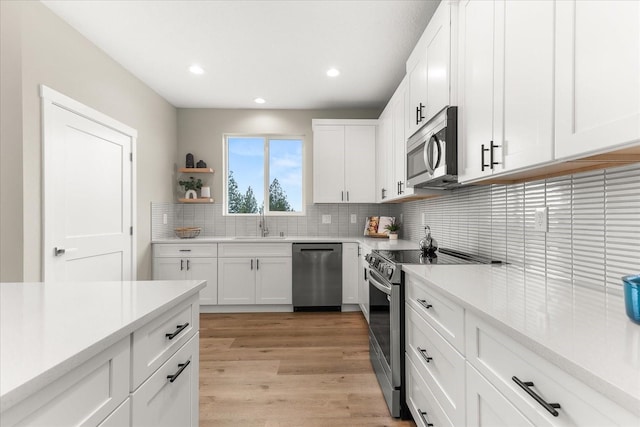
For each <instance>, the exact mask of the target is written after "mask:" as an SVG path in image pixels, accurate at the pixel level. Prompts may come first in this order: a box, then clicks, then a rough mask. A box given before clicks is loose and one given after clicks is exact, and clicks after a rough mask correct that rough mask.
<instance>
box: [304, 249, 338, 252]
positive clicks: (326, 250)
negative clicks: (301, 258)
mask: <svg viewBox="0 0 640 427" xmlns="http://www.w3.org/2000/svg"><path fill="white" fill-rule="evenodd" d="M334 251H335V249H333V248H317V249H315V248H302V249H300V252H334Z"/></svg>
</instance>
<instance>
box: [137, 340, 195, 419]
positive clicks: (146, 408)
mask: <svg viewBox="0 0 640 427" xmlns="http://www.w3.org/2000/svg"><path fill="white" fill-rule="evenodd" d="M199 339H200V334H199V333H196V334H195V335H194V336H193V337H191V339H190V340H189V341H188V342H187V343H186V344H184V345H183V346H182V347H181V348H180V350H178V351H177V352H176V353H174V354H173V356H171V357H170V358H169V359H168V360H167V361H166V362H165V363H164V364H163V365H162V366H161V367H160V368H158V370H157V371H155V372H154V373H153V375H151V377H150V378H148V379H147V380H146V381H145V382H144V384H143V385H142V386H140V388H138V389H137V390H136V391H135V392H134V393H133V395H132V398H131V399H132V407H133V410H132V424H133V425H134V426H136V427H138V426H140V427H145V426H149V427H174V426H197V425H198V381H199V378H198V368H197V367H198V366H199V354H198V340H199Z"/></svg>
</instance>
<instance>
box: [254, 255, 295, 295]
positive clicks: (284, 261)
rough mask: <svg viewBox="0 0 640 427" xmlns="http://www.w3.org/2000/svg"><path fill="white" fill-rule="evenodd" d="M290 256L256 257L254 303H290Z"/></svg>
mask: <svg viewBox="0 0 640 427" xmlns="http://www.w3.org/2000/svg"><path fill="white" fill-rule="evenodd" d="M292 275H293V272H292V266H291V258H289V257H286V258H284V257H283V258H280V257H276V258H257V259H256V304H291V303H292V301H291V290H292Z"/></svg>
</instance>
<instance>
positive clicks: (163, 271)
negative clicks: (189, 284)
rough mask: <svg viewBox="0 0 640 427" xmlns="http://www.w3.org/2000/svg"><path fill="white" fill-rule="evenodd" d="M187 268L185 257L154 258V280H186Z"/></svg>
mask: <svg viewBox="0 0 640 427" xmlns="http://www.w3.org/2000/svg"><path fill="white" fill-rule="evenodd" d="M185 268H186V261H185V259H184V258H154V259H153V280H184V279H185V275H186V270H185Z"/></svg>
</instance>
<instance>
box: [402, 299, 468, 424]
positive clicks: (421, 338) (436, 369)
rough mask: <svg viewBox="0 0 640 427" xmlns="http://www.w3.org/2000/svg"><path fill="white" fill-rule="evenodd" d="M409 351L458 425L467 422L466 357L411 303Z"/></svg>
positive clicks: (415, 363) (421, 372)
mask: <svg viewBox="0 0 640 427" xmlns="http://www.w3.org/2000/svg"><path fill="white" fill-rule="evenodd" d="M406 316H407V317H406V325H407V329H406V334H407V336H406V343H407V345H406V351H407V355H408V356H409V357H410V358H411V360H412V361H413V363H414V366H415V367H416V369H417V370H418V372H419V373H420V375H421V376H422V377H423V378H424V379H425V381H426V382H427V383H428V384H429V386H430V389H431V391H432V393H433V394H434V396H435V397H436V398H437V399H438V402H439V403H440V406H442V408H443V409H444V410H445V412H446V413H447V416H448V417H449V419H450V420H451V421H452V422H453V424H455V425H464V411H465V403H464V399H465V393H464V364H465V362H464V358H463V357H462V356H461V355H460V353H458V351H457V350H456V349H455V348H453V346H452V345H451V344H449V343H448V342H447V341H445V339H444V338H442V336H440V334H438V333H437V332H436V330H435V329H433V328H432V327H431V326H429V324H428V323H427V322H426V321H425V320H424V319H423V318H422V317H420V315H418V313H417V312H416V311H415V310H414V309H413V308H412V307H411V306H410V305H407V307H406Z"/></svg>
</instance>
